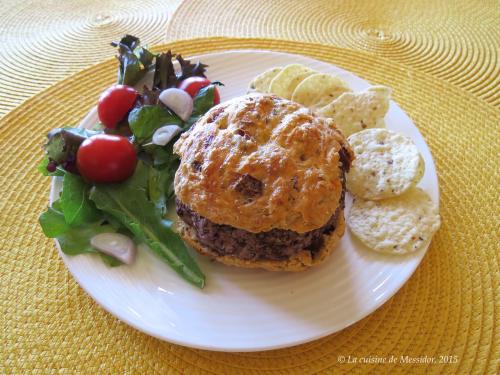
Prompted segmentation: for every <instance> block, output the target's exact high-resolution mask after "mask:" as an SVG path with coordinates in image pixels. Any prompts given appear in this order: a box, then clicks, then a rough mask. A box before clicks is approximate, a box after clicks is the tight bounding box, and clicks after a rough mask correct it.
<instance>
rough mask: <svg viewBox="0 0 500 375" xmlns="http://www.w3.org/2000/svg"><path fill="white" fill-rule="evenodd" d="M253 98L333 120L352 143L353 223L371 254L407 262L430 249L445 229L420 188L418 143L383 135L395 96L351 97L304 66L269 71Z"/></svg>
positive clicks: (378, 92) (383, 90)
mask: <svg viewBox="0 0 500 375" xmlns="http://www.w3.org/2000/svg"><path fill="white" fill-rule="evenodd" d="M249 91H252V92H260V93H270V94H274V95H277V96H280V97H282V98H285V99H289V100H292V101H294V102H297V103H300V104H302V105H304V106H306V107H308V108H310V109H311V110H312V111H313V112H314V113H316V114H317V115H319V116H323V117H329V118H332V119H333V120H334V122H335V125H336V126H337V128H339V129H340V130H341V131H342V133H343V134H344V135H345V136H346V137H348V138H347V140H348V141H349V144H350V145H351V147H352V148H353V150H354V154H355V156H356V159H355V160H354V161H353V164H352V167H351V169H350V171H349V173H348V174H347V189H348V191H349V192H350V193H351V194H352V195H353V196H354V200H353V206H352V208H351V210H350V212H349V217H348V220H347V223H348V225H349V228H350V229H351V231H352V232H353V233H354V234H355V235H356V236H357V237H358V238H359V239H360V240H361V241H362V242H363V243H364V244H365V245H367V246H368V247H370V248H371V249H373V250H376V251H380V252H385V253H392V254H406V253H409V252H413V251H417V250H419V249H421V248H422V247H424V246H425V245H426V244H427V243H428V242H429V241H430V239H431V237H432V235H433V234H434V233H435V232H436V231H437V229H438V228H439V226H440V221H441V219H440V216H439V210H438V207H437V206H436V205H435V204H434V203H433V202H432V200H431V198H430V197H429V196H428V195H427V193H425V192H424V191H423V190H421V189H419V188H417V187H416V185H417V184H418V182H419V181H420V180H421V178H422V176H423V175H424V171H425V164H424V160H423V158H422V156H421V155H420V152H419V151H418V149H417V147H416V145H415V144H414V143H413V141H412V140H411V139H409V138H407V137H405V136H404V135H402V134H399V133H395V132H392V131H390V130H387V129H384V128H385V122H384V117H385V115H386V113H387V111H388V109H389V100H390V95H391V89H389V88H388V87H384V86H372V87H370V88H368V89H367V90H365V91H360V92H353V91H352V90H351V89H350V88H349V87H348V85H347V84H346V83H345V82H344V81H343V80H342V79H340V78H339V77H336V76H333V75H330V74H325V73H320V72H317V71H315V70H312V69H310V68H308V67H306V66H304V65H300V64H291V65H287V66H285V67H275V68H272V69H269V70H267V71H265V72H263V73H262V74H259V75H258V76H257V77H255V78H254V79H253V80H252V82H251V83H250V87H249Z"/></svg>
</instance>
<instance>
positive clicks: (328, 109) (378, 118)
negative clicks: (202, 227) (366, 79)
mask: <svg viewBox="0 0 500 375" xmlns="http://www.w3.org/2000/svg"><path fill="white" fill-rule="evenodd" d="M390 96H391V89H390V88H388V87H384V86H373V87H370V88H369V89H368V90H365V91H361V92H346V93H344V94H342V95H341V96H340V97H339V98H337V99H335V100H333V101H332V102H331V103H330V104H328V105H326V106H324V107H322V108H319V109H318V110H317V113H318V114H319V115H320V116H324V117H331V118H333V120H334V121H335V124H336V125H337V127H338V128H339V129H340V130H341V131H342V133H343V134H344V135H345V136H346V137H348V136H350V135H351V134H354V133H356V132H359V131H361V130H363V129H370V128H383V127H385V124H384V117H385V115H386V113H387V110H388V109H389V99H390Z"/></svg>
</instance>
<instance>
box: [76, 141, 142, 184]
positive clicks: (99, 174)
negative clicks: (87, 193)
mask: <svg viewBox="0 0 500 375" xmlns="http://www.w3.org/2000/svg"><path fill="white" fill-rule="evenodd" d="M136 162H137V156H136V154H135V149H134V146H132V144H131V143H130V142H129V140H128V139H127V138H125V137H122V136H120V135H111V134H97V135H94V136H92V137H90V138H88V139H86V140H85V141H83V143H82V144H81V145H80V147H79V148H78V152H77V154H76V165H77V168H78V171H79V172H80V174H81V175H82V176H83V177H84V178H85V179H87V180H88V181H91V182H121V181H124V180H126V179H127V178H129V177H130V176H131V175H132V174H133V173H134V170H135V165H136Z"/></svg>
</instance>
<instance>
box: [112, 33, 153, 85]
mask: <svg viewBox="0 0 500 375" xmlns="http://www.w3.org/2000/svg"><path fill="white" fill-rule="evenodd" d="M140 44H141V43H140V40H139V38H136V37H135V36H132V35H125V36H124V37H123V38H122V39H121V40H120V41H119V42H112V43H111V45H112V46H113V47H118V55H117V56H116V57H117V59H118V61H120V68H119V70H118V83H119V84H123V85H129V86H133V85H135V84H136V83H137V82H139V80H140V79H141V78H142V77H144V76H145V75H146V73H147V71H148V70H149V69H150V68H152V67H153V60H154V58H155V55H154V54H152V53H151V52H149V51H148V50H147V49H146V48H143V47H141V45H140Z"/></svg>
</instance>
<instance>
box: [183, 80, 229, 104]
mask: <svg viewBox="0 0 500 375" xmlns="http://www.w3.org/2000/svg"><path fill="white" fill-rule="evenodd" d="M210 83H211V82H210V80H208V79H207V78H204V77H189V78H186V79H185V80H183V81H182V82H181V83H180V84H179V88H180V89H181V90H184V91H186V92H187V93H188V94H189V95H191V97H192V98H194V97H195V96H196V94H198V91H200V90H201V89H202V88H203V87H207V86H208V85H210ZM219 103H220V95H219V90H217V87H215V88H214V105H217V104H219Z"/></svg>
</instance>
